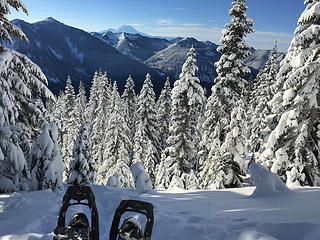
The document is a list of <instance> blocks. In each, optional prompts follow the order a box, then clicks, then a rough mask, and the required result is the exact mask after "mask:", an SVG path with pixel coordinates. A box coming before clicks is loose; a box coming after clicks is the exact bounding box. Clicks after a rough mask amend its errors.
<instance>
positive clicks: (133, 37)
mask: <svg viewBox="0 0 320 240" xmlns="http://www.w3.org/2000/svg"><path fill="white" fill-rule="evenodd" d="M91 35H93V36H95V37H97V38H99V39H101V40H102V41H104V42H106V43H107V44H109V45H110V46H113V47H114V48H116V49H117V50H118V51H119V52H121V53H122V54H125V55H127V56H129V57H130V58H132V59H135V60H137V61H139V62H141V63H144V61H145V60H147V59H148V58H149V57H151V56H153V55H154V54H155V53H156V52H158V51H160V50H162V49H164V48H166V47H168V46H170V45H171V44H172V42H171V41H168V40H166V39H159V38H149V37H145V36H142V35H140V34H130V33H125V32H122V33H113V32H110V31H109V32H106V33H103V34H99V33H95V32H93V33H91Z"/></svg>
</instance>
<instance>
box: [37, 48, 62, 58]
mask: <svg viewBox="0 0 320 240" xmlns="http://www.w3.org/2000/svg"><path fill="white" fill-rule="evenodd" d="M38 47H39V46H38ZM48 48H49V50H50V51H51V53H52V54H53V55H54V56H55V57H57V58H58V59H59V60H61V59H62V58H63V56H62V55H61V54H59V53H57V52H56V51H55V50H54V49H53V48H52V47H50V46H49V47H48Z"/></svg>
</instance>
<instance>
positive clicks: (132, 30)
mask: <svg viewBox="0 0 320 240" xmlns="http://www.w3.org/2000/svg"><path fill="white" fill-rule="evenodd" d="M106 32H113V33H123V32H125V33H130V34H141V33H140V32H138V31H137V30H136V29H135V28H134V27H132V26H130V25H122V26H120V27H116V28H108V29H107V30H103V31H101V32H99V33H106Z"/></svg>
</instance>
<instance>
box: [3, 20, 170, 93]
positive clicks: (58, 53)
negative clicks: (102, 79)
mask: <svg viewBox="0 0 320 240" xmlns="http://www.w3.org/2000/svg"><path fill="white" fill-rule="evenodd" d="M12 23H14V24H15V25H17V26H18V27H19V28H21V29H22V30H23V32H24V33H25V34H26V35H27V37H28V39H29V40H30V43H29V44H28V43H26V42H24V41H22V40H17V39H16V40H14V43H13V44H9V46H8V47H9V48H12V49H14V50H16V51H18V52H20V53H23V54H25V55H27V56H28V57H29V58H30V59H31V60H32V61H33V62H35V63H36V64H37V65H39V67H40V68H41V70H42V71H43V72H44V73H45V74H46V76H47V78H48V80H49V88H50V90H52V91H53V92H54V93H58V92H59V90H60V89H63V88H64V86H65V81H66V79H67V77H68V75H70V76H71V79H72V80H74V81H75V82H76V81H77V83H75V86H78V81H80V80H82V81H83V82H84V85H85V86H86V87H87V89H88V87H89V86H90V85H91V80H92V77H93V74H94V72H95V71H99V70H100V69H101V70H102V71H107V72H108V77H110V78H112V80H116V81H117V82H118V86H119V88H120V90H122V89H123V86H124V82H125V80H126V79H127V77H128V75H129V74H131V75H132V77H133V78H134V79H135V80H136V81H137V82H136V86H137V87H141V85H142V82H143V80H144V78H145V75H146V73H147V72H149V73H150V74H151V75H152V77H153V80H155V81H159V82H160V81H161V80H162V77H161V76H160V75H159V74H158V72H157V71H155V70H153V69H150V68H149V67H147V66H146V65H144V64H141V63H139V62H137V61H135V60H133V59H132V58H129V57H128V56H126V55H123V54H121V53H120V52H119V51H117V50H116V49H115V48H113V47H112V46H109V45H108V44H106V43H105V42H103V41H101V40H99V39H97V38H96V37H94V36H92V35H90V34H88V33H87V32H85V31H83V30H80V29H77V28H73V27H70V26H67V25H65V24H63V23H61V22H59V21H57V20H55V19H53V18H47V19H45V20H43V21H40V22H36V23H32V24H30V23H27V22H25V21H22V20H13V21H12ZM163 80H164V79H163ZM159 85H160V86H162V82H161V83H159Z"/></svg>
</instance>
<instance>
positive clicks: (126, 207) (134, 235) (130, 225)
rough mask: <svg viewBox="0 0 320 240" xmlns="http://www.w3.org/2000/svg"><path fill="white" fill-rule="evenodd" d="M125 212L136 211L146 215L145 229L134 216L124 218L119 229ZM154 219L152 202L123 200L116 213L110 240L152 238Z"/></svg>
mask: <svg viewBox="0 0 320 240" xmlns="http://www.w3.org/2000/svg"><path fill="white" fill-rule="evenodd" d="M125 212H135V213H140V214H142V215H144V216H145V217H146V219H147V221H146V225H145V229H144V231H142V228H141V225H140V224H139V222H138V220H137V219H136V218H134V217H131V218H127V219H126V220H124V221H123V223H122V226H121V228H120V229H119V224H120V219H121V216H122V215H123V214H124V213H125ZM153 221H154V217H153V205H152V204H151V203H147V202H142V201H137V200H123V201H122V202H121V203H120V205H119V206H118V208H117V210H116V212H115V214H114V217H113V221H112V226H111V229H110V234H109V240H150V239H151V234H152V227H153Z"/></svg>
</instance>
